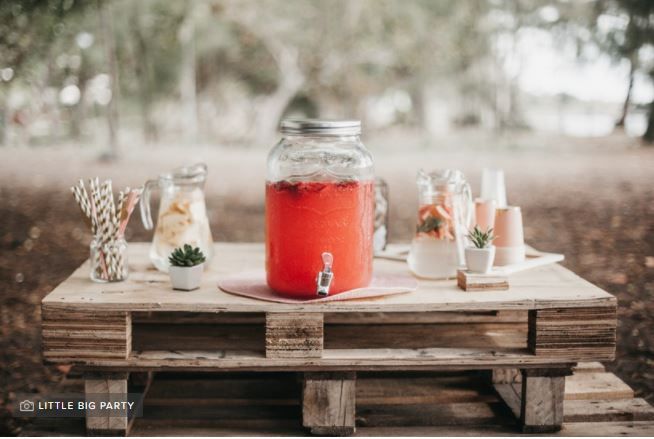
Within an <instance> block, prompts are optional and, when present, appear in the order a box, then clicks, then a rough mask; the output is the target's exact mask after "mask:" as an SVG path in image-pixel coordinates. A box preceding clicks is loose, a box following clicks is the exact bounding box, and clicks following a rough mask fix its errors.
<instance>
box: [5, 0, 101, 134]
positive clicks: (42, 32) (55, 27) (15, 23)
mask: <svg viewBox="0 0 654 439" xmlns="http://www.w3.org/2000/svg"><path fill="white" fill-rule="evenodd" d="M87 3H88V2H83V1H79V0H78V1H75V0H22V1H7V0H5V1H2V2H0V62H1V65H0V69H2V70H3V71H4V72H5V73H3V75H2V78H0V144H2V143H4V141H5V132H6V125H7V118H8V117H9V115H8V114H7V106H6V98H7V95H8V87H10V86H11V84H12V82H15V81H16V79H17V78H21V77H25V76H29V75H30V74H31V73H32V72H31V71H30V70H32V69H34V68H36V67H38V65H39V64H42V62H43V59H44V58H45V59H47V55H48V52H49V50H50V48H51V45H52V42H53V41H56V40H57V38H58V37H59V36H60V35H61V34H62V33H63V32H64V31H65V25H64V21H65V20H66V19H68V18H71V17H72V16H74V15H75V14H77V13H79V12H80V11H82V10H83V9H84V8H85V7H87Z"/></svg>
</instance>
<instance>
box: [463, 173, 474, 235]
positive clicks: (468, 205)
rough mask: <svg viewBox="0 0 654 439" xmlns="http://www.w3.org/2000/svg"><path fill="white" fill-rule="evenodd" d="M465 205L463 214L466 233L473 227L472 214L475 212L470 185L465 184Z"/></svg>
mask: <svg viewBox="0 0 654 439" xmlns="http://www.w3.org/2000/svg"><path fill="white" fill-rule="evenodd" d="M463 204H464V205H465V206H464V212H463V220H464V221H465V222H464V224H465V230H466V233H467V232H468V230H469V229H470V227H471V226H472V224H471V223H472V214H473V210H474V203H473V201H472V189H471V188H470V184H469V183H465V184H464V185H463Z"/></svg>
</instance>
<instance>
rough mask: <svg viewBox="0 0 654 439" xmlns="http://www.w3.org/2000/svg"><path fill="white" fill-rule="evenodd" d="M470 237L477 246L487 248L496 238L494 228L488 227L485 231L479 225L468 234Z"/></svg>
mask: <svg viewBox="0 0 654 439" xmlns="http://www.w3.org/2000/svg"><path fill="white" fill-rule="evenodd" d="M468 239H469V240H470V241H472V244H473V245H474V246H475V247H477V248H486V247H488V246H490V244H491V242H493V240H494V239H495V236H494V235H493V229H492V228H488V229H487V230H486V231H485V232H482V231H481V229H480V228H479V226H477V225H476V226H475V228H474V229H472V231H471V232H470V233H469V234H468Z"/></svg>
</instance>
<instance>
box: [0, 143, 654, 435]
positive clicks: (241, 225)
mask: <svg viewBox="0 0 654 439" xmlns="http://www.w3.org/2000/svg"><path fill="white" fill-rule="evenodd" d="M371 150H372V151H373V153H375V156H376V165H377V173H378V175H380V176H382V177H384V178H385V179H386V180H387V181H388V183H389V187H390V192H391V200H390V202H391V206H392V208H391V219H390V224H391V240H392V241H404V240H408V239H410V235H411V230H412V228H413V222H414V215H415V208H416V205H415V203H416V201H415V186H414V178H415V172H416V170H417V169H418V168H419V167H420V166H424V167H426V168H438V167H456V168H460V169H462V170H464V172H466V175H468V176H469V179H470V181H471V183H472V186H473V190H474V191H475V193H477V189H478V183H479V176H480V172H481V169H482V167H483V166H488V165H492V166H500V167H502V168H504V169H505V171H506V175H507V184H508V187H509V190H508V194H509V201H510V202H511V203H512V204H517V205H520V206H522V209H523V213H524V221H525V234H526V239H527V240H528V242H529V243H530V244H531V245H533V246H535V247H537V248H539V249H542V250H546V251H557V252H562V253H564V254H565V256H566V259H565V262H564V265H565V266H566V267H568V268H570V269H572V270H574V271H575V272H577V273H578V274H579V275H581V276H583V277H584V278H586V279H588V280H589V281H591V282H593V283H595V284H597V285H598V286H600V287H601V288H604V289H606V290H607V291H609V292H611V293H612V294H615V295H616V296H617V297H618V298H619V303H620V305H619V326H618V353H617V360H616V361H615V362H613V363H610V364H608V365H607V367H608V369H610V370H611V371H614V372H615V373H616V374H617V375H618V376H620V377H621V378H622V379H623V380H625V381H626V382H627V383H628V384H629V385H631V386H632V387H634V389H635V390H636V394H637V395H638V396H640V397H643V398H645V399H647V400H648V401H649V402H650V403H654V325H653V324H652V323H653V322H654V300H653V299H654V185H653V184H652V183H653V182H654V178H653V176H654V173H653V172H652V169H654V150H652V149H645V148H639V147H636V146H634V145H632V142H630V141H627V140H623V139H620V138H618V139H615V138H614V139H608V140H604V141H586V142H578V143H573V144H567V145H562V144H561V143H560V142H558V141H553V142H552V145H551V146H550V145H544V146H543V147H540V148H533V149H530V150H526V149H521V148H518V147H511V146H508V147H505V148H503V149H500V150H497V149H495V150H493V149H490V148H486V149H482V148H477V149H474V148H472V149H470V148H467V149H459V148H449V147H443V148H441V149H435V148H432V149H421V148H419V147H417V148H413V149H411V150H401V149H397V150H392V151H393V152H391V150H390V149H387V148H384V147H379V148H375V146H374V145H373V147H371ZM265 154H266V151H265V150H245V151H243V150H234V149H220V148H212V147H208V146H206V147H198V148H194V149H181V150H180V149H179V148H178V149H171V148H166V147H161V148H153V149H151V150H145V151H133V152H128V153H127V154H126V157H125V158H124V159H123V160H121V161H119V162H113V163H105V162H101V161H98V160H97V159H96V157H97V153H95V152H93V151H87V150H85V149H81V148H59V149H47V150H38V149H35V150H23V149H14V150H11V149H4V150H2V149H0V285H1V286H2V289H1V290H0V291H1V292H0V303H1V308H0V319H1V325H0V331H2V338H1V339H0V355H2V359H1V360H0V361H1V364H2V367H1V371H2V374H1V375H0V389H1V390H2V409H1V411H0V413H2V415H1V416H2V419H1V420H0V434H3V435H14V434H18V433H19V432H20V430H21V428H22V427H23V425H22V424H21V422H20V421H17V420H14V419H12V418H11V417H10V416H9V414H8V413H7V411H6V405H7V403H9V402H11V401H13V400H14V399H15V397H16V393H19V392H21V393H22V392H28V393H41V392H45V391H46V389H47V388H48V387H49V386H51V385H52V384H53V383H56V382H57V381H59V380H61V378H62V376H63V373H64V372H65V371H66V368H56V367H50V366H48V367H45V366H43V364H42V359H41V355H40V338H39V328H40V326H39V322H40V307H39V303H40V300H41V298H42V297H43V296H44V295H46V294H47V293H48V292H49V291H51V290H52V289H53V288H54V287H55V286H56V285H57V284H58V283H59V282H61V281H62V280H64V279H65V278H66V277H67V276H68V275H69V274H70V273H71V272H72V271H73V269H74V268H76V267H77V266H78V265H79V264H81V263H82V261H83V260H84V259H85V258H86V257H87V256H88V242H89V235H88V232H87V231H86V230H85V229H84V227H83V223H82V221H81V219H80V216H79V212H78V211H77V210H76V206H75V205H74V202H73V200H72V196H71V195H70V193H69V192H68V191H67V187H69V186H70V185H71V184H72V183H74V181H75V180H76V179H77V178H79V177H90V176H95V175H99V176H101V177H111V178H113V179H114V183H115V186H116V185H119V186H122V185H126V184H129V185H132V186H137V185H139V184H142V182H143V181H144V180H145V179H147V178H151V177H154V176H155V175H156V174H157V173H159V172H161V171H163V170H166V169H169V168H172V167H174V166H177V165H179V164H182V163H192V162H194V161H196V160H204V161H206V162H207V163H208V164H209V166H210V178H209V180H208V183H207V204H208V209H209V215H210V220H211V225H212V230H213V234H214V239H215V240H223V241H261V240H263V238H264V232H263V209H264V207H263V191H262V187H263V182H264V178H265V167H264V166H265ZM127 237H128V240H131V241H141V240H148V239H149V238H150V234H149V233H148V232H146V231H145V230H143V228H142V226H141V225H140V219H139V218H138V216H137V217H135V218H134V219H133V221H132V223H131V224H130V226H129V228H128V236H127Z"/></svg>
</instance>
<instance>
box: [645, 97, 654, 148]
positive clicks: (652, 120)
mask: <svg viewBox="0 0 654 439" xmlns="http://www.w3.org/2000/svg"><path fill="white" fill-rule="evenodd" d="M643 140H644V141H645V143H646V144H648V145H649V146H652V145H653V144H654V101H652V102H651V103H650V104H649V116H648V117H647V129H646V130H645V134H643Z"/></svg>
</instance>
